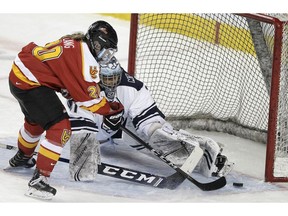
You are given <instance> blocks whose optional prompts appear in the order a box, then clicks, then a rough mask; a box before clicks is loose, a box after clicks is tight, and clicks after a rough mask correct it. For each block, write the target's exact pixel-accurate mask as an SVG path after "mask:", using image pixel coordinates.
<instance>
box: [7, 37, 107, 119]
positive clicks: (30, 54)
mask: <svg viewBox="0 0 288 216" xmlns="http://www.w3.org/2000/svg"><path fill="white" fill-rule="evenodd" d="M99 70H100V67H99V64H98V63H97V61H96V60H95V58H94V57H93V55H92V54H91V52H90V50H89V48H88V46H87V44H86V43H85V42H82V41H76V40H73V39H71V38H62V39H60V40H57V41H54V42H51V43H48V44H46V45H45V46H38V45H37V44H35V43H33V42H31V43H29V44H28V45H27V46H25V47H23V49H22V51H21V52H20V53H19V54H18V56H17V57H16V58H15V60H14V63H13V66H12V70H11V72H10V76H9V79H10V81H11V82H12V83H13V85H15V86H16V87H17V88H20V89H23V90H29V89H32V88H36V87H39V86H47V87H49V88H51V89H53V90H55V91H57V92H60V91H61V90H64V89H65V90H67V91H68V93H69V95H70V96H71V97H72V98H73V99H74V100H75V101H76V102H80V103H78V104H79V105H80V106H82V108H84V109H87V110H90V111H91V112H93V113H98V114H101V115H105V114H108V113H109V111H110V106H109V104H108V103H107V101H106V98H105V97H102V96H100V87H99V85H98V83H99V82H100V78H99Z"/></svg>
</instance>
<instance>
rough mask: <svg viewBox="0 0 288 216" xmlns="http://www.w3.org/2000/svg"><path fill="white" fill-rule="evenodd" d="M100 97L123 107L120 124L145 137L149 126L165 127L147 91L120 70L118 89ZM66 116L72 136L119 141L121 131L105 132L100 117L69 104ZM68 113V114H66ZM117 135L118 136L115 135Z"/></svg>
mask: <svg viewBox="0 0 288 216" xmlns="http://www.w3.org/2000/svg"><path fill="white" fill-rule="evenodd" d="M101 94H103V95H105V96H106V97H107V98H108V99H111V100H117V101H119V102H121V103H122V104H123V106H124V115H123V118H124V119H123V122H124V124H125V122H127V121H131V122H132V124H133V126H134V128H135V130H136V131H137V133H138V134H139V135H140V134H143V135H146V136H148V129H149V126H150V125H151V124H152V123H155V122H159V123H160V124H164V123H165V120H164V118H165V116H164V115H163V113H162V112H161V111H160V110H159V109H158V107H157V105H156V103H155V101H154V99H153V98H152V96H151V94H150V92H149V91H148V89H147V87H146V86H145V85H144V84H143V82H141V81H139V80H137V79H136V78H134V77H132V76H130V75H129V74H128V73H127V72H125V71H124V70H123V74H122V78H121V82H120V84H119V86H117V89H116V91H108V90H106V92H105V90H104V89H103V91H102V92H101ZM68 106H69V108H70V109H68V112H69V113H68V114H69V116H70V122H71V128H72V131H73V132H74V133H77V132H82V133H83V132H87V133H97V135H96V137H97V139H98V140H99V141H104V140H107V139H109V138H111V137H112V136H113V135H114V137H116V138H120V137H121V133H120V132H121V131H118V133H117V132H107V131H105V130H103V129H102V128H101V124H102V121H103V117H102V116H101V115H98V114H93V113H91V112H89V111H86V110H83V109H81V108H79V107H78V106H77V103H76V106H75V104H74V102H72V101H69V102H68ZM69 110H70V111H69ZM115 133H117V134H115Z"/></svg>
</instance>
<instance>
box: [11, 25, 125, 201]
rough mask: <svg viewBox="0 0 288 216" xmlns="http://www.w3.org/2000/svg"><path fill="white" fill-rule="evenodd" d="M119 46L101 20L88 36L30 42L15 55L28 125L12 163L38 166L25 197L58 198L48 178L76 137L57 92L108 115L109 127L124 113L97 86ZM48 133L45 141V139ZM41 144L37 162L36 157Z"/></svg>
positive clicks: (14, 79) (14, 82) (17, 93)
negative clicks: (102, 67)
mask: <svg viewBox="0 0 288 216" xmlns="http://www.w3.org/2000/svg"><path fill="white" fill-rule="evenodd" d="M117 43H118V38H117V34H116V31H115V30H114V29H113V27H112V26H111V25H110V24H109V23H107V22H105V21H97V22H95V23H93V24H92V25H91V26H90V27H89V29H88V31H87V33H86V34H83V33H77V34H76V33H75V34H72V35H67V36H64V37H62V38H60V39H59V40H56V41H54V42H51V43H47V44H46V45H45V46H39V45H37V44H35V43H33V42H31V43H29V44H28V45H27V46H25V47H23V49H22V50H21V52H20V53H19V54H18V55H17V56H16V58H15V60H14V62H13V65H12V70H11V72H10V75H9V86H10V91H11V93H12V95H13V96H14V97H15V98H16V99H17V100H18V102H19V104H20V107H21V110H22V112H23V114H24V116H25V122H24V125H23V126H22V128H21V129H20V130H19V136H18V148H19V150H18V152H17V153H16V155H15V156H14V157H12V158H11V159H10V160H9V164H10V166H11V167H20V166H24V167H33V166H34V165H35V164H36V169H35V172H34V174H33V177H32V179H31V180H30V181H29V183H28V186H29V189H28V191H27V193H26V195H28V196H33V197H39V198H43V199H50V198H52V197H53V196H54V195H55V194H56V189H55V188H53V187H51V186H50V185H49V184H48V182H47V180H48V179H47V178H48V177H50V174H51V172H52V171H53V168H54V167H55V164H56V163H57V161H58V159H59V157H60V154H61V152H62V149H63V147H64V145H65V144H66V143H67V141H68V140H69V139H70V136H71V125H70V121H69V117H68V115H67V112H66V110H65V107H64V106H63V104H62V103H61V101H60V99H59V97H58V96H57V94H56V92H61V93H62V94H63V96H65V97H67V98H72V99H73V100H74V101H76V102H78V104H79V106H80V107H81V108H82V109H84V110H89V111H90V112H91V113H97V114H99V115H101V116H103V119H104V121H103V124H104V125H105V124H107V125H108V126H107V127H109V124H111V123H110V121H109V119H110V118H113V116H115V115H117V116H121V115H122V114H123V106H122V105H121V104H120V103H117V102H116V104H115V103H113V105H114V106H113V107H112V108H111V106H110V105H111V103H109V102H108V101H107V100H106V98H105V97H103V96H101V95H100V87H99V85H98V84H99V82H100V76H99V63H105V62H106V61H109V60H110V59H111V57H112V56H113V55H114V53H115V52H116V51H117ZM115 105H116V106H115ZM115 107H116V109H115ZM44 132H46V134H45V138H44V139H41V140H40V137H41V135H42V134H43V133H44ZM38 143H40V145H39V152H38V157H37V161H35V159H33V157H32V156H33V153H34V150H35V148H36V147H37V145H38Z"/></svg>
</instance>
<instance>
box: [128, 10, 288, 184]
mask: <svg viewBox="0 0 288 216" xmlns="http://www.w3.org/2000/svg"><path fill="white" fill-rule="evenodd" d="M287 20H288V15H287V14H270V15H264V14H132V16H131V29H130V48H129V63H128V71H129V72H130V73H131V74H132V75H135V76H136V77H137V78H139V79H140V80H142V81H144V83H145V84H146V85H147V87H148V88H149V89H150V91H151V93H152V95H153V97H154V99H155V101H156V102H157V104H158V106H159V107H160V109H161V110H162V111H163V113H164V114H165V115H166V117H167V119H168V121H170V122H172V124H173V125H174V126H175V127H176V128H177V127H178V128H181V127H182V128H183V127H193V128H196V129H202V130H203V129H205V130H215V131H221V132H227V133H230V134H234V135H236V136H240V137H244V138H248V139H252V140H255V141H258V142H263V143H265V144H267V153H266V171H265V180H266V181H288V165H287V164H288V132H287V130H288V126H287V124H288V119H287V118H288V98H287V97H288V95H287V90H288V86H287V85H288V83H287V82H288V74H287V73H288V69H287V68H288V22H287Z"/></svg>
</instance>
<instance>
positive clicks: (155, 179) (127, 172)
mask: <svg viewBox="0 0 288 216" xmlns="http://www.w3.org/2000/svg"><path fill="white" fill-rule="evenodd" d="M0 147H1V148H4V149H8V150H18V148H17V147H15V146H12V145H8V144H3V143H0ZM37 154H38V152H34V155H37ZM59 161H61V162H64V163H69V159H67V158H63V157H60V158H59ZM98 174H101V175H105V176H110V177H113V178H117V179H122V180H127V181H131V182H136V183H140V184H143V185H148V186H152V187H157V188H166V189H170V190H173V189H175V188H177V187H178V186H179V185H180V184H181V183H182V182H183V181H184V180H185V179H186V178H185V177H183V176H182V175H180V174H179V173H177V172H175V173H174V174H172V175H169V176H167V177H164V176H158V175H154V174H151V173H146V172H142V171H137V170H133V169H128V168H125V167H120V166H115V165H111V164H107V163H101V164H99V165H98ZM75 181H77V179H75Z"/></svg>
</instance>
